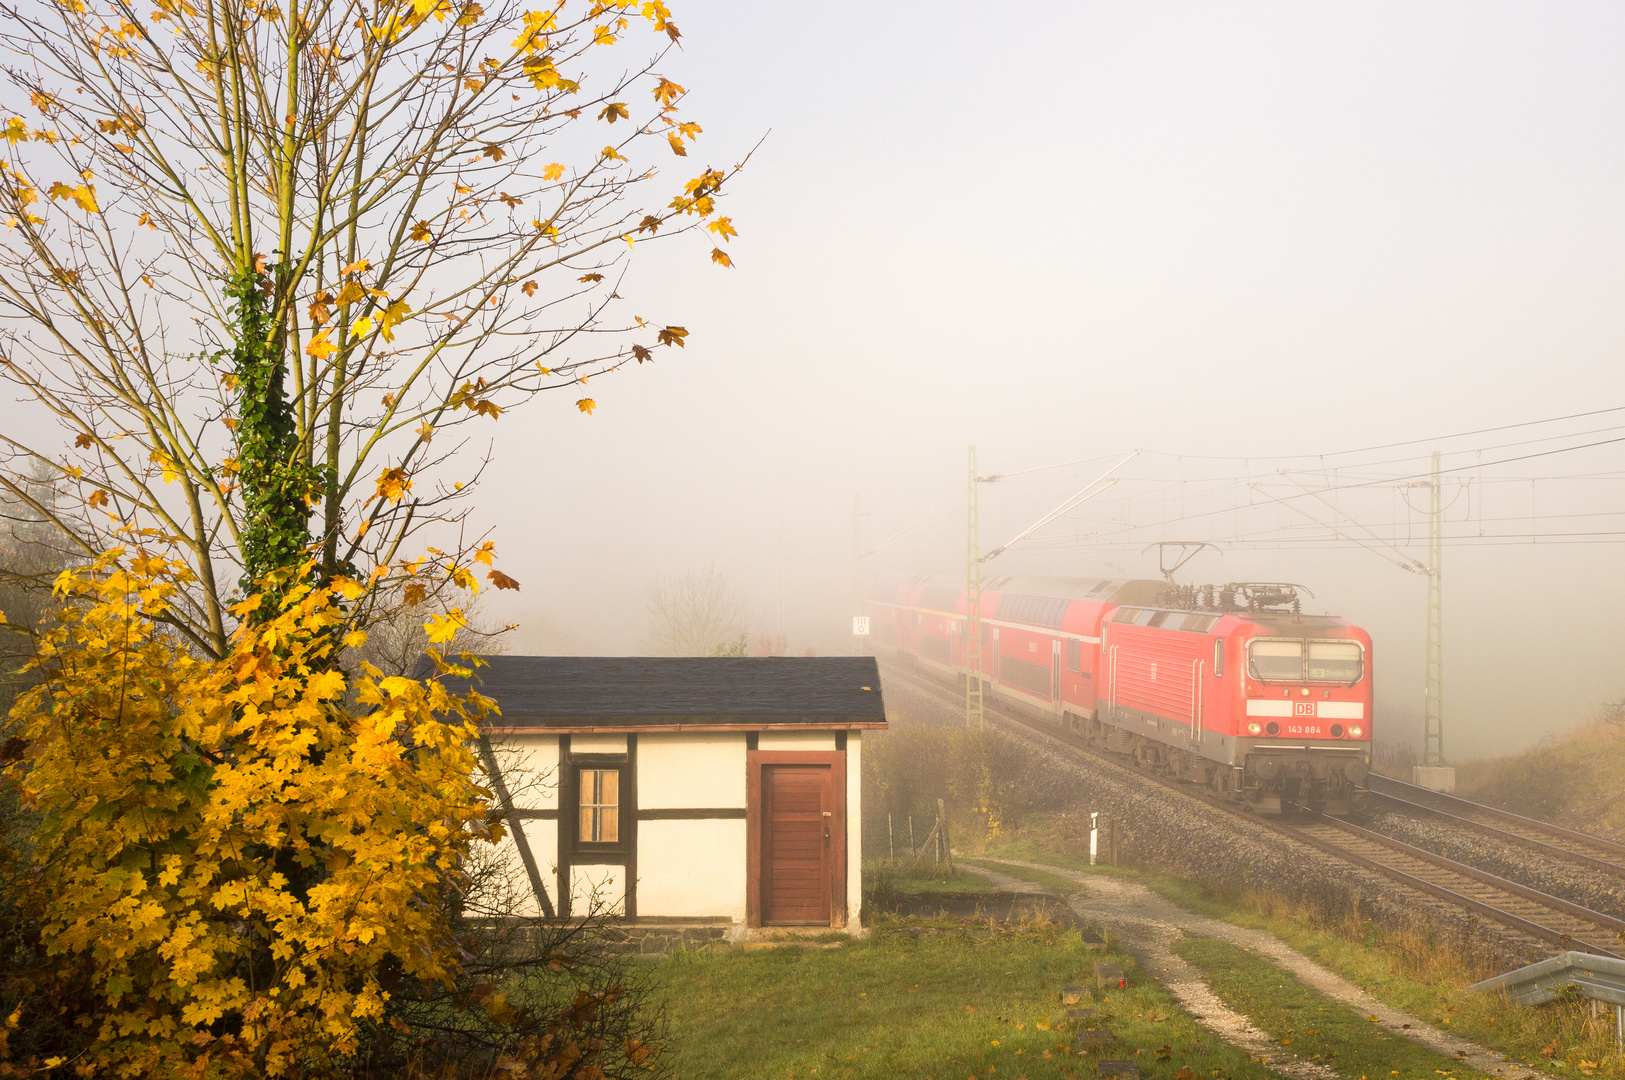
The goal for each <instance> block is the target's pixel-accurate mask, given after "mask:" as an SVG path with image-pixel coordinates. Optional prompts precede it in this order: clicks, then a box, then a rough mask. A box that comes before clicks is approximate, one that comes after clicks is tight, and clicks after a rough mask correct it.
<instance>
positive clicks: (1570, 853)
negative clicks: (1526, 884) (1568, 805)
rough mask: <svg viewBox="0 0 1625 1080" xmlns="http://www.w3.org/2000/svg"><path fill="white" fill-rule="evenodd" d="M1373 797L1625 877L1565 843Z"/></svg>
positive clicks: (1624, 870) (1618, 868) (1623, 870)
mask: <svg viewBox="0 0 1625 1080" xmlns="http://www.w3.org/2000/svg"><path fill="white" fill-rule="evenodd" d="M1369 783H1370V782H1369V780H1368V781H1367V786H1368V788H1369ZM1371 794H1373V795H1375V796H1377V797H1378V798H1379V799H1386V800H1387V801H1388V802H1390V803H1393V804H1395V805H1396V806H1398V807H1400V808H1402V809H1403V810H1404V811H1405V812H1407V813H1410V814H1417V813H1422V814H1428V815H1431V816H1433V817H1440V818H1444V819H1445V820H1446V821H1449V822H1452V823H1454V824H1456V825H1461V826H1465V827H1466V828H1469V829H1473V830H1475V831H1477V832H1480V833H1483V834H1484V835H1486V836H1490V837H1494V838H1495V839H1498V840H1504V841H1507V842H1510V843H1513V844H1517V845H1519V846H1521V847H1525V848H1528V849H1529V850H1530V851H1536V852H1540V853H1541V854H1543V855H1551V856H1553V857H1556V858H1562V859H1567V860H1568V861H1570V862H1577V863H1580V864H1582V865H1585V866H1589V867H1591V868H1592V869H1594V870H1601V871H1603V872H1604V873H1610V874H1616V875H1619V876H1621V877H1625V865H1621V864H1620V863H1616V862H1609V861H1608V860H1607V859H1599V858H1597V857H1596V856H1595V855H1587V854H1586V853H1585V852H1583V851H1575V850H1574V849H1573V848H1566V847H1563V846H1562V845H1561V844H1552V843H1548V842H1547V841H1545V840H1541V839H1539V838H1538V837H1534V836H1528V835H1526V834H1524V833H1520V832H1513V831H1512V830H1510V829H1502V828H1498V827H1496V826H1494V825H1490V824H1488V823H1486V822H1483V821H1474V820H1473V819H1472V818H1466V817H1462V816H1461V815H1459V814H1452V813H1451V812H1450V811H1448V810H1441V809H1439V808H1438V807H1436V806H1428V805H1426V804H1424V803H1415V802H1411V801H1410V800H1409V799H1402V798H1400V797H1399V796H1398V795H1390V794H1389V793H1388V792H1386V791H1372V792H1371Z"/></svg>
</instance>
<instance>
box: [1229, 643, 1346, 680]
mask: <svg viewBox="0 0 1625 1080" xmlns="http://www.w3.org/2000/svg"><path fill="white" fill-rule="evenodd" d="M1247 673H1248V674H1249V675H1251V676H1252V677H1253V678H1255V679H1257V680H1259V681H1260V682H1330V683H1348V684H1353V683H1357V682H1359V681H1360V678H1361V676H1363V675H1364V674H1365V653H1364V651H1363V650H1362V649H1361V648H1360V643H1359V642H1357V641H1299V640H1298V639H1296V638H1254V639H1253V640H1252V641H1249V642H1248V643H1247Z"/></svg>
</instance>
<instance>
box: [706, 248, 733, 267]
mask: <svg viewBox="0 0 1625 1080" xmlns="http://www.w3.org/2000/svg"><path fill="white" fill-rule="evenodd" d="M711 261H712V262H714V263H716V264H717V265H718V266H732V265H733V264H734V261H733V260H732V259H730V258H728V253H727V252H726V251H723V250H722V249H721V248H712V249H711Z"/></svg>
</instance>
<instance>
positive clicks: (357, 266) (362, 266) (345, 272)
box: [339, 259, 372, 277]
mask: <svg viewBox="0 0 1625 1080" xmlns="http://www.w3.org/2000/svg"><path fill="white" fill-rule="evenodd" d="M371 266H372V262H371V260H368V259H357V260H356V261H355V262H353V263H350V264H349V265H347V266H346V267H345V268H344V269H342V270H340V271H339V274H340V275H341V276H344V277H348V276H349V275H351V274H364V273H366V272H367V269H368V268H369V267H371Z"/></svg>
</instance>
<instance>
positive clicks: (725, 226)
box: [705, 217, 739, 240]
mask: <svg viewBox="0 0 1625 1080" xmlns="http://www.w3.org/2000/svg"><path fill="white" fill-rule="evenodd" d="M705 227H706V228H707V229H709V230H711V231H712V232H714V233H716V234H717V235H718V236H720V237H722V239H723V240H727V239H728V238H729V237H730V236H738V235H739V233H738V232H736V231H735V230H734V223H733V219H732V218H728V217H719V218H717V219H716V220H715V221H713V222H710V223H709V224H707V225H706V226H705Z"/></svg>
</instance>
